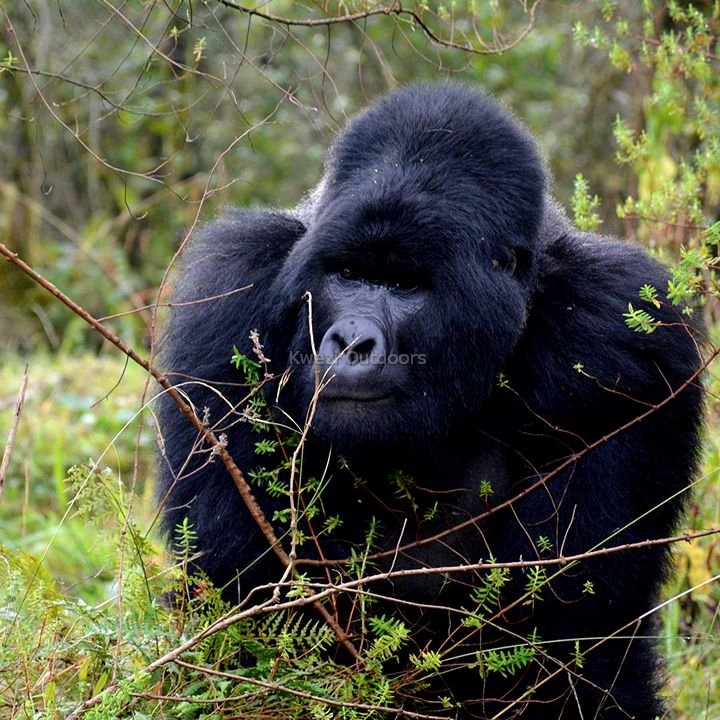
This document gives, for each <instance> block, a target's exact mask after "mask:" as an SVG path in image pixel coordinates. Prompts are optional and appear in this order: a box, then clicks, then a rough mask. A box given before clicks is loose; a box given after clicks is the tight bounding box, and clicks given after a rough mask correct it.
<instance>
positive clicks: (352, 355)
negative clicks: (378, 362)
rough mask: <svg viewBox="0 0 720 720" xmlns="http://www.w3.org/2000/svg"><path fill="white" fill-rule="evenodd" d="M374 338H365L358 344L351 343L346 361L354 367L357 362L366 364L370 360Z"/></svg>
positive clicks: (373, 347) (374, 342) (374, 343)
mask: <svg viewBox="0 0 720 720" xmlns="http://www.w3.org/2000/svg"><path fill="white" fill-rule="evenodd" d="M376 344H377V343H376V341H375V338H366V339H365V340H362V339H361V340H360V341H359V342H356V343H353V344H352V345H351V346H350V352H349V353H348V361H349V362H350V364H351V365H355V364H357V363H359V362H368V361H369V360H370V359H371V355H372V351H373V350H374V349H375V345H376Z"/></svg>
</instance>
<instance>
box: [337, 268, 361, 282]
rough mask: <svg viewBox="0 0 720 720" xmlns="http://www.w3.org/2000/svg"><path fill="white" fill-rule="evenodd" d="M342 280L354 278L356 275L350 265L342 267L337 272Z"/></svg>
mask: <svg viewBox="0 0 720 720" xmlns="http://www.w3.org/2000/svg"><path fill="white" fill-rule="evenodd" d="M338 274H339V275H340V277H341V278H342V279H343V280H354V279H355V278H356V277H357V275H356V273H355V270H353V269H352V268H351V267H344V268H343V269H342V270H341V271H340V272H339V273H338Z"/></svg>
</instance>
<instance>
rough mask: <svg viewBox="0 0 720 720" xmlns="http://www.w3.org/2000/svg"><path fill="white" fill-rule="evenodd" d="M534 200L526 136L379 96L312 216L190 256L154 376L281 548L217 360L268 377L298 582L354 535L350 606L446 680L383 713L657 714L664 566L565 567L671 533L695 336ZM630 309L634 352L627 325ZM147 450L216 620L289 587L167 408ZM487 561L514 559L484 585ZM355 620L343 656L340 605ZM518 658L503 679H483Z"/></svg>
mask: <svg viewBox="0 0 720 720" xmlns="http://www.w3.org/2000/svg"><path fill="white" fill-rule="evenodd" d="M548 184H549V181H548V175H547V171H546V168H545V165H544V163H543V161H542V160H541V158H540V156H539V154H538V151H537V149H536V146H535V143H534V141H533V139H532V138H531V137H530V135H529V134H528V132H527V131H526V130H525V129H524V128H523V127H522V126H521V125H520V124H519V123H518V122H517V121H516V120H514V119H513V117H512V116H511V115H510V114H509V113H508V112H507V111H506V110H505V109H503V108H502V107H501V106H500V105H499V104H498V103H497V102H496V101H494V100H493V99H492V98H490V97H488V96H487V95H485V94H483V93H482V92H480V91H478V90H476V89H473V88H471V87H467V86H464V85H459V84H449V83H447V84H438V85H413V86H409V87H406V88H404V89H401V90H398V91H396V92H393V93H390V94H389V95H387V96H386V97H384V98H382V99H381V100H380V101H379V102H377V103H376V104H374V105H373V106H371V107H370V108H369V109H367V110H366V111H365V112H363V113H362V114H360V115H359V116H358V117H356V118H355V119H354V120H352V121H351V122H350V123H349V124H348V126H347V128H346V129H345V130H344V131H343V132H342V133H341V134H340V135H339V137H338V138H337V140H336V141H335V143H334V144H333V146H332V148H331V150H330V152H329V158H328V161H327V169H326V173H325V176H324V178H323V180H322V181H321V183H320V184H319V186H318V187H317V189H316V190H315V191H314V192H313V193H312V194H311V195H310V196H309V198H308V200H307V201H306V202H305V203H303V204H301V205H300V206H299V207H298V208H296V209H295V210H292V211H280V210H266V211H249V210H235V211H232V212H230V213H229V214H228V215H227V216H226V217H225V218H224V219H221V220H219V221H218V222H214V223H212V224H210V225H208V226H206V227H205V228H204V229H203V230H202V231H201V232H200V233H199V234H198V236H197V237H196V238H195V239H194V241H193V242H192V243H191V244H190V246H189V248H188V249H187V251H186V252H185V254H184V260H183V265H182V269H181V273H180V275H179V276H178V278H177V282H176V286H177V289H176V291H175V295H174V297H173V308H172V310H171V313H170V318H169V320H168V323H167V328H166V332H165V336H164V341H163V342H164V350H163V352H164V366H165V368H166V370H167V371H168V373H169V374H170V377H171V378H173V379H174V382H175V384H176V385H178V386H179V387H180V388H181V389H182V391H183V392H184V393H185V394H186V395H187V397H188V398H189V399H190V401H191V402H192V405H193V407H194V408H195V409H196V412H197V413H198V415H199V416H200V417H202V418H203V420H204V422H206V423H207V424H208V426H209V427H211V428H212V429H213V431H214V432H215V433H216V435H217V436H219V437H220V436H222V437H223V439H224V440H225V441H226V447H227V449H228V451H229V453H230V454H231V455H232V457H233V458H234V460H235V462H236V463H237V465H238V466H239V467H240V468H242V469H243V471H245V477H246V478H248V482H250V483H251V485H252V488H253V493H254V494H255V496H256V498H257V500H258V502H259V504H260V506H261V507H262V508H263V512H264V514H265V516H266V517H267V518H268V520H269V521H270V522H271V523H273V525H274V528H275V532H276V534H277V536H278V537H280V538H281V540H282V542H283V543H285V545H286V550H287V549H289V546H290V539H289V537H288V522H289V521H288V518H287V512H286V513H283V512H282V510H283V508H287V506H288V504H289V498H288V490H287V488H288V485H287V483H288V482H289V481H288V480H287V479H286V480H285V482H286V485H285V486H284V487H285V491H283V490H282V489H281V490H280V491H278V488H277V483H276V487H275V488H273V487H270V485H269V484H268V483H267V482H264V481H263V479H262V478H263V477H265V476H264V475H263V469H264V470H267V468H269V467H271V466H272V463H275V466H274V467H277V466H278V465H279V464H280V463H281V457H280V453H279V452H278V453H276V454H277V455H278V457H277V458H273V457H268V455H267V452H265V453H264V454H262V455H261V454H259V453H258V452H256V445H257V443H258V442H259V441H260V440H262V439H263V438H269V437H272V438H275V437H276V436H277V432H278V431H277V429H276V428H273V430H272V431H270V434H269V435H268V434H265V435H263V434H262V432H259V431H258V429H257V425H258V422H253V419H254V420H256V421H257V420H260V419H261V418H259V417H258V415H257V412H256V410H248V405H247V403H248V386H247V384H246V382H245V376H244V375H243V373H242V372H240V371H239V370H238V369H236V368H235V367H233V365H231V363H230V362H229V359H230V355H231V353H232V347H233V345H237V346H238V348H239V350H240V351H241V352H242V353H244V354H245V355H246V356H248V357H251V358H254V359H255V360H259V361H262V364H263V365H264V370H265V373H266V375H265V380H264V382H263V388H262V396H263V397H264V398H265V403H266V405H265V411H266V412H267V414H268V417H269V418H272V419H273V420H274V422H275V423H277V426H284V427H288V426H292V425H293V424H296V426H297V427H300V428H302V427H305V426H309V432H308V433H307V437H306V438H304V439H303V446H302V447H303V459H302V476H301V478H296V481H295V484H294V490H293V492H294V493H295V494H296V495H297V498H296V500H297V501H298V502H297V505H296V507H297V512H298V513H299V514H300V519H299V525H298V526H297V529H298V531H300V532H301V533H302V538H301V540H302V539H303V538H304V541H301V542H300V543H299V544H298V546H297V563H296V566H297V572H302V573H306V576H307V577H308V578H310V579H312V578H314V579H315V580H316V581H318V582H325V583H327V582H329V581H330V580H331V579H333V578H337V577H341V575H339V573H340V572H341V571H342V568H343V567H347V565H344V564H343V561H344V560H347V559H348V558H349V557H350V555H351V553H352V552H353V551H355V553H356V556H357V553H358V552H362V550H363V547H364V546H365V544H366V542H367V536H368V532H369V528H370V526H371V524H372V526H373V527H374V529H375V533H374V543H373V545H372V547H371V549H370V558H369V559H368V561H367V567H368V570H367V572H368V574H370V573H372V572H375V573H383V572H384V573H386V576H385V577H384V578H382V579H381V581H379V582H378V583H375V584H373V585H372V587H370V586H368V587H367V588H365V589H366V590H368V591H370V592H372V593H375V594H377V595H379V596H382V597H383V598H384V599H381V600H377V601H376V605H375V606H373V607H377V608H378V612H380V611H382V612H383V613H386V614H392V615H393V616H394V617H396V618H401V619H402V620H403V621H404V622H405V623H406V624H407V625H408V626H409V627H410V628H411V629H412V630H411V637H410V640H409V645H410V646H411V647H409V648H407V652H408V654H409V653H416V654H417V653H419V652H421V651H422V650H428V649H432V650H435V651H437V652H439V653H441V654H442V657H443V661H442V663H443V664H442V667H441V669H440V671H439V672H438V673H437V677H436V678H434V679H433V680H432V681H430V682H429V684H428V685H427V686H426V688H425V690H426V692H425V696H424V697H423V696H422V693H415V694H413V695H412V696H410V693H408V697H403V696H402V691H400V692H399V693H398V695H397V696H396V701H397V703H398V704H402V703H404V706H405V708H406V709H409V708H413V709H416V710H417V709H418V708H419V709H420V710H421V711H423V712H434V713H435V714H441V715H447V717H462V718H490V717H494V716H495V715H496V714H497V713H502V716H503V717H519V716H520V715H522V718H526V719H527V720H531V719H540V718H542V719H546V718H547V719H552V720H554V719H559V718H562V719H563V720H570V719H571V718H574V719H579V718H583V719H585V720H588V719H590V718H596V719H597V718H602V719H603V720H610V719H614V718H623V719H627V718H642V719H644V720H649V719H650V718H654V717H655V716H656V714H658V713H660V712H662V707H661V703H660V701H659V699H658V687H659V683H660V679H661V678H660V670H661V669H660V667H659V663H658V658H657V655H656V652H655V650H654V647H653V646H654V643H653V640H652V637H653V635H654V633H655V630H654V624H653V620H652V617H651V615H652V613H651V610H652V608H653V607H654V605H655V603H656V600H657V594H658V590H659V586H660V584H661V582H662V580H663V578H664V575H665V572H666V569H667V564H668V563H667V560H668V550H667V547H665V546H664V545H662V544H654V545H653V544H650V545H648V544H645V545H641V546H639V547H633V548H630V549H624V550H623V551H622V552H613V553H610V554H606V555H603V554H598V553H596V554H594V555H591V556H590V557H585V558H581V559H577V560H576V561H575V562H567V561H565V562H558V561H557V560H558V558H568V557H570V556H576V555H581V554H585V553H589V552H591V551H596V550H599V549H602V548H605V547H613V546H620V545H624V544H628V543H630V544H632V543H642V542H643V541H646V540H649V539H654V538H663V537H666V536H669V535H671V534H672V533H673V532H674V531H675V529H676V526H677V523H678V520H679V517H680V515H681V512H682V509H683V504H684V497H685V491H686V489H687V488H688V485H689V483H690V478H691V475H692V472H693V469H694V466H695V462H696V453H697V448H698V433H699V430H700V425H701V410H702V395H701V390H700V387H699V384H698V382H697V374H698V371H699V368H700V365H701V359H700V354H699V350H698V348H699V345H700V339H699V338H698V330H697V328H695V327H694V326H693V325H692V324H691V323H689V321H687V316H686V315H685V314H683V313H682V312H681V310H682V308H678V307H673V306H672V305H671V304H670V303H668V302H666V301H661V302H656V303H650V302H645V301H643V300H642V299H641V298H639V297H638V293H639V291H640V288H641V287H642V286H643V285H645V284H650V285H652V286H654V287H655V288H657V289H658V290H659V294H658V298H664V295H663V294H662V291H663V290H664V289H665V287H666V285H667V276H666V273H665V271H664V270H663V268H662V267H660V266H659V265H658V263H657V262H655V261H654V260H652V259H650V258H649V257H648V256H647V255H646V254H645V253H644V252H643V251H642V250H641V249H639V248H638V247H635V246H633V245H629V244H624V243H621V242H618V241H615V240H612V239H609V238H606V237H600V236H597V235H592V234H586V233H582V232H579V231H578V230H577V229H575V228H573V227H572V226H571V225H570V223H569V222H568V221H567V220H566V218H565V217H564V215H563V213H562V211H561V210H560V209H559V208H558V207H557V205H555V204H554V202H553V200H552V199H551V197H550V195H549V190H548ZM246 286H251V287H250V289H246V290H244V291H238V290H239V289H240V288H244V287H246ZM203 298H205V299H206V300H205V301H202V300H203ZM195 301H200V302H195ZM629 303H634V304H635V305H636V306H637V307H642V308H643V309H645V310H647V311H648V312H650V314H651V315H652V316H653V318H654V320H655V321H656V322H655V324H654V325H653V327H654V331H653V332H637V331H633V329H631V328H629V327H628V326H627V325H626V322H625V319H624V317H623V314H624V313H627V312H628V304H629ZM254 331H257V335H256V336H255V339H254V340H253V339H251V337H250V336H251V333H253V334H254ZM258 337H259V342H260V343H262V347H263V348H264V350H262V351H260V350H259V348H260V345H259V343H258V340H257V338H258ZM256 407H257V406H256V405H253V408H256ZM260 414H262V413H260ZM160 429H161V433H162V444H161V446H162V448H163V452H162V456H161V458H160V493H161V498H162V506H163V511H164V522H165V527H166V529H167V531H168V533H169V534H171V535H172V534H173V532H174V529H175V528H176V526H177V525H178V524H179V523H180V522H181V521H182V520H183V519H184V518H187V519H188V520H189V521H190V522H191V523H192V526H193V527H194V529H195V531H196V533H197V548H196V549H197V552H198V557H197V560H196V565H197V567H198V568H199V569H200V570H202V571H204V573H206V575H207V576H208V577H209V578H210V579H211V580H212V581H213V582H214V583H215V584H217V585H218V586H220V587H223V588H224V592H225V595H226V597H228V598H229V599H231V600H237V599H238V597H244V596H245V595H246V594H247V593H248V592H249V591H250V590H251V589H252V588H254V587H257V586H258V585H262V584H268V583H273V582H277V581H278V580H279V579H280V578H281V577H282V575H283V570H284V568H283V567H282V565H281V562H280V561H279V560H278V558H277V556H276V554H274V553H272V552H271V551H270V550H269V548H268V542H267V541H266V539H265V537H264V536H263V534H262V533H261V531H260V529H259V528H258V523H257V522H256V521H255V519H254V518H253V517H252V516H251V514H250V513H249V511H248V510H247V508H246V506H245V504H244V502H243V500H242V499H241V496H240V494H239V493H238V490H237V489H236V487H235V485H234V483H233V481H232V479H231V478H230V476H229V475H228V474H227V472H226V469H225V467H224V465H223V463H222V462H220V461H214V462H213V457H212V454H211V453H210V452H209V450H208V448H207V446H205V447H203V443H202V441H201V440H200V439H199V437H198V434H197V431H196V430H195V429H194V428H193V427H192V426H191V424H190V423H189V422H188V421H187V420H186V418H184V417H183V416H182V414H181V413H180V412H179V411H178V409H177V407H176V406H175V405H174V404H173V403H172V402H170V401H169V400H167V399H166V400H165V401H164V402H163V404H161V407H160ZM266 432H268V431H266ZM283 477H284V476H283V475H281V476H279V477H278V478H277V482H282V478H283ZM303 482H308V483H310V485H311V486H312V487H313V488H314V489H313V493H312V496H311V495H308V494H305V495H302V494H301V491H300V490H299V487H300V485H301V484H302V483H303ZM310 505H312V508H313V512H309V509H308V508H309V507H310ZM328 518H339V521H337V522H335V523H334V529H333V530H332V532H330V530H328V527H329V526H328V525H327V523H325V521H326V520H327V519H328ZM553 559H555V561H556V562H555V563H554V564H553V562H552V561H553ZM483 560H484V561H485V562H495V563H509V562H516V563H517V561H523V562H521V563H520V565H519V566H516V567H513V568H511V569H505V570H499V569H496V570H495V571H494V574H493V575H492V576H491V575H490V571H488V570H487V569H483V568H482V567H479V566H478V564H479V563H480V562H481V561H483ZM533 561H545V562H548V561H549V562H548V564H546V565H542V564H540V565H535V566H532V562H533ZM457 566H460V568H459V569H458V568H457ZM467 566H472V567H469V568H468V567H467ZM446 567H454V568H456V569H455V570H453V571H444V572H440V573H439V572H433V569H437V568H446ZM463 567H464V568H465V569H464V571H463V569H462V568H463ZM328 568H330V569H328ZM423 568H424V569H427V572H426V573H424V574H417V573H416V574H413V573H411V572H404V573H398V572H397V571H408V570H412V569H416V570H418V569H423ZM390 571H392V572H390ZM393 573H395V574H393ZM489 578H490V579H489ZM338 608H339V609H338ZM333 611H337V612H342V603H341V602H339V601H338V603H337V604H336V606H335V610H333ZM308 612H311V610H308ZM347 614H348V617H346V618H341V619H340V621H339V624H340V625H342V627H347V628H349V637H350V640H352V639H353V633H354V632H355V633H357V632H360V628H359V625H360V623H355V624H353V622H352V618H353V617H356V616H357V614H358V610H357V606H356V605H354V604H353V603H352V600H351V599H349V600H348V602H347ZM353 614H354V615H353ZM517 648H525V650H526V651H527V652H526V653H525V655H524V656H523V657H524V660H521V659H518V657H519V656H518V655H517V653H516V654H515V655H512V653H513V649H517ZM493 651H494V652H495V655H494V656H493V655H492V653H493ZM501 652H504V653H505V655H504V656H502V655H499V654H498V653H501ZM510 656H512V657H514V658H515V659H516V663H515V667H513V668H512V671H510V670H509V669H508V668H503V667H501V666H500V667H498V664H497V663H495V665H493V664H492V663H491V662H489V659H490V658H492V657H494V658H495V659H496V660H497V658H498V657H506V658H507V657H510ZM397 662H402V658H399V659H398V660H397ZM443 695H444V696H448V697H451V698H452V700H453V708H452V709H450V710H448V709H443V708H442V707H440V705H439V704H438V698H439V697H440V696H443Z"/></svg>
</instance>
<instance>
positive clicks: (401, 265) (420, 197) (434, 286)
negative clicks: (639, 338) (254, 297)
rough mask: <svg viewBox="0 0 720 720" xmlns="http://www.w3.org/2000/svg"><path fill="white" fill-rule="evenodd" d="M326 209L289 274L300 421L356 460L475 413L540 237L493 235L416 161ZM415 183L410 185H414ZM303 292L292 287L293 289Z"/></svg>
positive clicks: (516, 324) (507, 340) (517, 309)
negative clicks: (425, 179)
mask: <svg viewBox="0 0 720 720" xmlns="http://www.w3.org/2000/svg"><path fill="white" fill-rule="evenodd" d="M373 175H375V176H376V177H374V178H373V183H372V187H371V188H367V187H359V186H358V185H357V184H356V185H354V186H353V187H354V188H355V190H356V191H357V196H359V197H361V198H364V200H363V201H362V202H361V203H359V204H356V203H355V202H354V198H355V197H356V194H355V193H349V194H348V197H345V196H343V195H340V196H338V197H336V198H335V199H332V200H330V202H329V203H328V204H327V205H326V206H325V207H323V208H322V210H321V212H320V213H319V214H318V216H317V218H316V221H315V223H314V225H313V227H312V228H311V230H309V231H308V233H307V234H306V236H305V237H304V238H303V239H302V240H301V241H300V242H299V243H298V244H297V246H296V247H295V249H294V250H293V252H292V253H291V254H290V256H289V257H288V259H287V261H286V263H285V267H284V269H283V271H282V272H281V273H280V275H281V277H283V282H284V283H285V286H286V288H292V289H293V290H294V298H291V296H288V301H290V300H291V299H293V300H294V301H295V303H297V301H298V299H299V298H301V297H302V296H303V295H304V293H305V291H306V290H308V291H310V293H311V295H312V326H313V338H314V342H315V348H316V351H317V355H316V357H314V356H313V352H312V343H311V341H310V333H309V316H308V312H307V310H303V311H301V312H300V313H299V315H298V321H297V332H296V334H295V337H294V339H293V340H292V342H291V343H290V348H291V352H290V357H289V364H290V366H291V367H293V368H294V374H293V377H292V380H291V382H290V395H291V398H292V400H291V406H292V410H293V412H294V413H295V417H296V419H298V420H302V419H303V418H304V413H305V412H306V409H307V408H308V406H309V405H310V403H311V400H312V398H313V395H314V394H315V393H316V390H317V388H318V387H319V388H320V391H319V393H318V394H317V400H318V402H317V407H316V409H315V413H314V417H313V420H312V426H313V429H314V433H315V436H316V437H319V438H320V439H327V440H330V439H332V443H333V445H334V446H335V447H336V449H338V450H340V452H342V453H344V454H346V455H352V454H354V453H356V452H357V451H363V450H365V449H370V448H371V449H373V450H374V451H378V450H384V449H389V448H392V449H393V450H394V451H395V452H397V451H398V450H402V449H405V450H418V449H421V448H426V449H427V448H428V443H429V442H430V441H431V440H432V442H433V443H438V442H441V441H443V440H444V439H445V438H446V436H447V434H448V433H449V432H451V431H453V429H455V428H456V427H457V426H458V425H460V424H463V425H467V423H468V420H472V419H473V418H475V417H477V416H478V415H479V413H480V412H481V410H482V407H483V403H484V401H485V400H486V399H487V397H488V395H489V392H490V389H491V386H492V384H493V381H494V378H495V376H496V375H497V373H498V372H499V371H500V370H501V367H502V363H503V361H504V360H505V359H506V358H507V357H508V355H509V354H510V352H511V350H512V349H513V347H514V346H515V344H516V342H517V340H518V338H519V336H520V334H521V331H522V328H523V325H524V322H525V318H526V310H527V304H528V298H529V295H530V288H531V280H532V272H531V267H530V259H531V256H530V252H529V250H528V246H529V242H528V241H529V240H531V241H532V240H534V238H530V239H528V238H527V237H525V238H522V242H517V241H516V238H512V237H511V238H497V237H493V232H492V228H487V227H485V225H484V223H483V222H482V220H481V219H480V220H476V222H474V223H468V222H467V212H464V211H463V208H462V207H453V203H452V198H448V197H446V195H445V194H444V193H443V192H442V191H435V192H434V193H429V192H420V193H418V192H417V191H416V190H415V188H416V187H417V185H418V182H417V180H418V179H417V170H416V169H415V168H412V167H410V168H406V167H399V166H398V167H394V168H392V171H388V172H385V173H384V175H383V173H381V172H378V173H373ZM408 186H410V187H408ZM291 295H292V291H291Z"/></svg>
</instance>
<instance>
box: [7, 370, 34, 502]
mask: <svg viewBox="0 0 720 720" xmlns="http://www.w3.org/2000/svg"><path fill="white" fill-rule="evenodd" d="M27 384H28V366H27V365H26V366H25V372H24V373H23V379H22V382H21V383H20V390H19V391H18V394H17V400H15V412H14V413H13V417H12V421H11V422H10V431H9V432H8V439H7V443H6V444H5V450H4V451H3V457H2V462H0V496H2V494H3V490H4V488H5V478H6V477H7V471H8V467H9V466H10V456H11V455H12V451H13V447H15V435H16V434H17V429H18V424H19V423H20V414H21V413H22V408H23V403H24V402H25V391H26V390H27Z"/></svg>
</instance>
